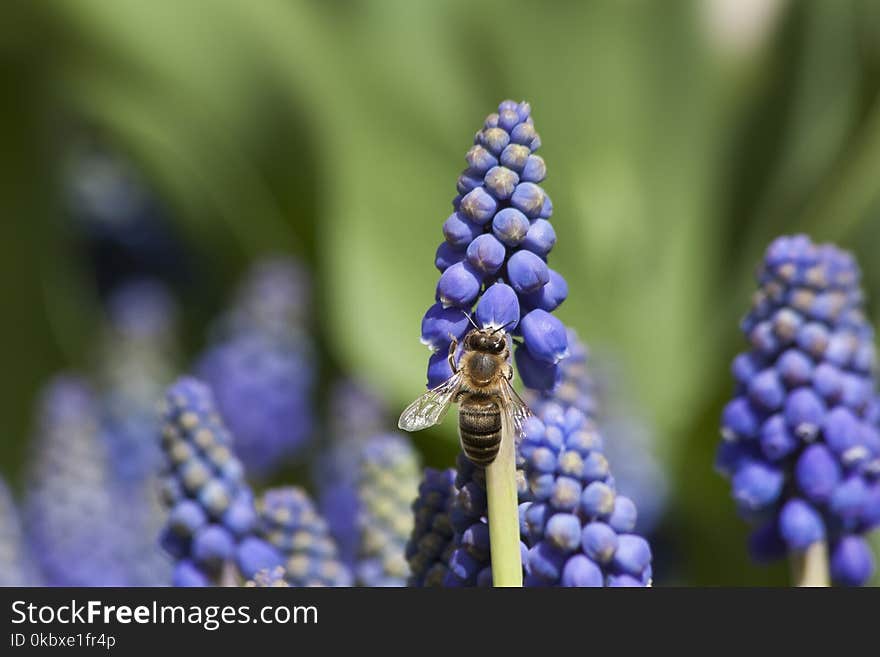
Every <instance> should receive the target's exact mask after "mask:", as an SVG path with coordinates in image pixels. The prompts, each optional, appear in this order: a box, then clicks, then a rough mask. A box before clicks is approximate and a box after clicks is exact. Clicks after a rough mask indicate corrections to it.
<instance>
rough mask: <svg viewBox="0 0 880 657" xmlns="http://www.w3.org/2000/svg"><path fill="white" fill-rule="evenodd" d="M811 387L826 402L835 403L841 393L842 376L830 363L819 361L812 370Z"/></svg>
mask: <svg viewBox="0 0 880 657" xmlns="http://www.w3.org/2000/svg"><path fill="white" fill-rule="evenodd" d="M813 389H814V390H815V391H816V392H818V393H819V394H820V395H822V398H823V399H825V401H827V402H828V403H836V402H837V401H838V400H839V399H840V397H841V395H842V394H843V377H842V376H841V373H840V370H838V369H837V368H836V367H834V365H831V364H830V363H820V364H819V365H817V366H816V368H815V369H814V370H813Z"/></svg>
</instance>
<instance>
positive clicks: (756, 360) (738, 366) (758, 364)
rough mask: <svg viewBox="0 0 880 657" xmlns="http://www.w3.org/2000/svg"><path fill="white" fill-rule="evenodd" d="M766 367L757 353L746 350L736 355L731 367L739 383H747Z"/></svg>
mask: <svg viewBox="0 0 880 657" xmlns="http://www.w3.org/2000/svg"><path fill="white" fill-rule="evenodd" d="M764 367H765V363H764V361H763V359H761V358H760V357H758V356H757V355H756V354H752V353H749V352H744V353H741V354H737V355H736V357H735V358H734V359H733V363H732V365H731V368H730V369H731V373H732V374H733V378H734V379H736V381H737V383H739V384H741V385H746V384H747V383H748V382H749V381H751V380H752V377H754V376H755V375H756V374H757V373H758V372H760V371H761V370H762V369H764Z"/></svg>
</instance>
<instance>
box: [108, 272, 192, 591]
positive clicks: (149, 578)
mask: <svg viewBox="0 0 880 657" xmlns="http://www.w3.org/2000/svg"><path fill="white" fill-rule="evenodd" d="M106 311H107V322H106V327H105V329H104V335H103V338H102V340H101V343H100V362H99V372H98V375H99V383H100V392H101V394H100V399H99V401H100V407H101V434H102V437H103V439H104V442H105V444H106V448H107V450H108V454H109V456H110V465H111V467H112V473H113V479H114V481H115V482H116V486H117V489H118V493H117V494H118V495H119V498H120V503H124V504H125V507H126V509H127V512H126V513H125V514H124V515H123V516H122V517H121V518H120V522H123V523H124V524H125V525H126V527H127V536H128V542H129V543H130V547H129V554H130V555H131V559H130V561H131V566H130V568H129V573H130V577H131V581H132V584H134V585H142V586H161V585H167V584H168V582H170V580H171V569H170V564H169V562H168V559H167V558H166V557H165V555H164V554H163V553H162V550H161V549H160V548H159V546H158V545H157V544H156V541H155V536H156V534H157V533H158V532H159V531H160V529H161V527H162V525H163V523H164V511H163V509H162V507H161V504H160V502H159V499H158V497H157V496H156V493H155V491H156V489H157V487H158V479H157V471H158V467H159V463H160V459H161V451H160V449H159V445H158V442H157V441H156V435H157V434H158V433H159V431H160V426H159V418H158V417H157V416H156V400H157V399H160V398H161V396H162V391H163V390H164V388H165V386H166V385H167V384H168V383H169V382H170V380H171V379H172V378H173V375H172V372H173V362H174V356H175V355H176V341H175V337H176V336H175V330H174V329H175V321H174V320H175V313H176V308H175V304H174V301H173V299H172V298H171V296H170V294H169V292H168V290H167V289H166V287H165V286H164V285H163V284H161V283H159V282H158V281H154V280H137V281H131V282H128V283H124V284H122V285H120V286H118V287H117V288H116V290H115V291H114V292H113V293H111V295H110V297H109V298H108V300H107V303H106Z"/></svg>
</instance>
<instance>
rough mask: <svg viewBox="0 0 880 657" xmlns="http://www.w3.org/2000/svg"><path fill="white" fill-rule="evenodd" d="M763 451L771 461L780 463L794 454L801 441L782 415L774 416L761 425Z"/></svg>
mask: <svg viewBox="0 0 880 657" xmlns="http://www.w3.org/2000/svg"><path fill="white" fill-rule="evenodd" d="M760 440H761V451H762V452H763V454H764V456H766V457H767V459H768V460H770V461H778V460H780V459H783V458H785V457H786V456H788V455H789V454H791V453H792V452H794V451H795V450H796V449H797V447H798V445H799V441H798V438H797V436H795V435H794V434H793V433H792V432H791V431H790V430H789V428H788V425H787V424H786V422H785V418H784V417H783V416H782V415H781V414H776V415H772V416H771V417H769V418H767V420H766V421H765V422H764V424H762V425H761V438H760Z"/></svg>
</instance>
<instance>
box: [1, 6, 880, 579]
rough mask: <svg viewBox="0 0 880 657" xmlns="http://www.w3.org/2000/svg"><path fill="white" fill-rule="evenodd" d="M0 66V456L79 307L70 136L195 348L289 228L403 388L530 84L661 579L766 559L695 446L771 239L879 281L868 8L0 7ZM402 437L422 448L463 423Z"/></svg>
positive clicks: (719, 573) (351, 346)
mask: <svg viewBox="0 0 880 657" xmlns="http://www.w3.org/2000/svg"><path fill="white" fill-rule="evenodd" d="M0 80H2V82H3V102H2V104H0V145H2V146H0V210H2V215H3V219H2V221H0V275H2V278H0V280H2V290H3V298H2V313H3V321H2V322H0V345H3V361H2V366H3V375H2V376H0V435H2V443H0V459H2V461H0V471H2V474H4V475H7V476H10V477H12V478H13V479H14V478H15V476H16V472H17V471H18V470H19V468H20V466H21V463H22V460H23V458H24V453H25V452H24V446H25V444H26V441H27V438H28V435H29V433H30V431H31V413H32V407H33V401H34V396H35V394H36V391H37V390H38V388H39V386H40V384H41V383H42V382H44V381H45V380H46V379H47V378H48V377H49V376H50V375H51V374H52V373H53V372H55V371H57V370H59V369H62V368H71V367H78V366H82V365H83V364H84V361H85V359H86V357H87V353H88V351H89V347H88V345H89V344H90V341H91V340H92V339H93V335H94V334H95V332H96V330H97V324H98V321H99V320H98V312H97V311H96V308H97V293H96V291H95V286H94V283H93V279H92V277H91V275H90V273H89V271H88V265H87V263H85V262H84V260H83V258H82V257H81V253H80V251H79V250H77V248H76V246H75V242H76V240H75V238H74V236H73V235H72V234H71V231H70V227H69V225H68V224H67V223H66V222H65V221H64V212H63V210H62V207H61V205H62V204H61V200H60V198H59V192H60V190H61V189H62V184H61V182H60V179H61V173H62V171H63V166H64V162H65V158H66V157H67V156H68V155H69V151H70V148H71V144H74V143H76V141H77V140H78V139H80V138H81V135H83V134H89V135H91V136H94V135H98V136H99V137H100V139H101V140H102V141H103V142H105V143H108V144H112V146H113V148H114V149H115V150H116V151H117V152H119V153H121V154H123V155H124V156H125V157H126V158H127V159H128V160H129V161H130V162H132V163H134V164H135V165H136V166H137V167H138V168H139V169H140V170H141V172H142V173H143V174H144V175H145V177H146V178H147V179H148V180H149V182H150V184H151V185H152V187H153V189H154V190H156V192H157V193H158V194H159V195H160V196H161V198H162V200H163V202H164V203H165V204H166V205H167V206H168V207H169V208H170V211H171V214H172V216H173V217H174V220H175V222H176V225H175V227H176V229H177V230H178V232H179V234H180V238H181V240H182V242H183V243H185V244H186V246H187V253H188V258H189V262H188V265H189V266H188V269H189V271H190V272H191V276H190V278H191V280H190V281H189V283H188V284H187V285H186V286H185V288H184V289H183V290H182V292H181V294H182V295H183V301H184V320H185V322H186V329H187V335H188V336H189V346H190V348H191V349H195V348H196V347H197V346H198V345H199V344H200V341H201V340H202V339H203V337H204V329H205V325H206V322H207V320H208V318H210V317H212V316H214V315H216V313H217V312H218V310H219V309H220V308H221V306H222V304H223V302H224V300H225V299H226V298H227V297H228V292H229V289H230V285H231V284H232V282H233V281H234V280H235V279H236V278H237V277H238V276H239V274H240V273H241V272H242V271H243V269H244V268H245V267H246V265H247V263H249V262H251V261H252V260H253V259H254V258H255V257H256V256H257V255H259V254H261V253H264V252H274V251H279V250H281V251H287V252H290V253H294V254H296V255H298V256H300V257H301V258H302V259H304V260H305V261H306V262H307V263H309V264H310V265H311V267H312V268H313V271H314V273H315V279H316V285H317V291H316V295H315V296H316V303H315V306H314V312H313V321H314V325H315V327H316V332H317V333H318V336H319V341H320V345H321V347H320V349H321V353H322V356H323V361H324V367H325V369H327V370H329V371H334V370H343V371H347V372H353V373H355V374H357V375H359V376H361V377H363V378H364V379H366V380H368V381H369V382H370V383H371V384H372V385H373V386H374V387H375V389H376V390H377V391H379V392H380V393H381V394H382V395H383V396H384V397H385V398H386V399H387V400H388V401H389V402H390V403H391V405H392V408H398V407H400V406H402V405H403V404H404V403H405V402H407V401H409V400H410V398H412V397H414V396H415V395H416V394H417V393H418V392H419V391H420V390H422V388H423V385H424V369H425V364H426V356H427V352H426V351H425V348H424V347H423V346H422V345H421V344H420V343H419V339H418V336H419V322H420V319H421V315H422V313H423V312H424V310H425V308H426V307H427V306H428V305H430V303H431V302H432V300H433V288H434V285H435V283H436V279H437V272H436V270H435V269H434V268H433V266H432V262H433V255H434V250H435V249H436V247H437V244H438V243H439V241H440V240H441V239H442V237H441V233H440V226H441V224H442V222H443V220H444V219H445V218H446V216H447V215H448V213H449V211H450V201H451V199H452V197H453V196H454V194H455V179H456V176H457V174H458V173H459V171H460V170H461V169H462V168H463V167H464V162H463V156H464V153H465V152H466V150H467V148H468V147H469V145H470V143H471V136H472V135H473V133H474V131H475V130H476V129H477V128H478V127H480V125H481V124H482V120H483V117H484V116H485V115H486V114H487V113H489V112H490V111H493V109H494V108H495V106H497V103H498V102H499V101H500V100H502V99H504V98H507V97H511V98H514V99H517V100H519V99H527V100H529V101H530V102H531V104H532V107H533V112H534V116H535V121H536V127H537V128H538V130H539V132H540V133H541V137H542V141H543V144H544V145H543V148H542V154H543V156H544V158H545V160H546V161H547V164H548V171H549V176H548V180H547V181H546V183H545V188H546V189H547V191H548V192H549V194H550V195H551V196H552V197H553V201H554V207H555V214H554V216H553V222H554V225H555V227H556V231H557V234H558V236H559V242H558V246H557V247H556V249H555V250H554V253H553V254H552V256H551V258H552V261H553V262H552V264H553V267H554V268H555V269H558V270H559V271H560V272H561V273H562V274H563V275H564V276H565V277H566V278H567V280H568V282H569V285H570V289H571V294H570V297H569V299H568V301H567V302H566V303H565V304H564V305H563V306H562V308H561V309H560V312H559V314H560V316H561V317H562V319H563V320H564V321H566V322H567V323H569V324H571V325H572V326H574V327H575V328H576V329H577V330H578V331H579V333H580V334H581V336H582V337H583V338H584V339H585V340H586V341H587V342H588V343H589V344H590V345H591V347H593V348H595V349H597V350H598V349H602V350H607V351H609V352H612V353H614V354H615V356H616V357H617V358H619V360H620V366H621V367H622V368H623V370H624V371H625V372H626V377H625V378H626V380H627V381H628V385H629V388H630V389H629V390H627V391H626V392H627V395H628V396H630V397H631V398H632V399H634V400H636V403H638V404H639V406H640V407H641V408H643V409H644V412H645V413H646V414H647V415H649V416H650V417H651V418H652V419H653V421H654V422H655V423H656V431H657V440H658V445H657V450H658V453H659V455H660V457H661V458H662V460H663V464H664V467H665V468H666V470H667V472H668V473H669V477H670V479H671V483H672V495H673V499H672V502H671V507H670V511H669V513H668V514H667V517H666V520H665V521H664V524H663V526H662V528H661V533H662V535H663V537H664V538H663V541H664V543H663V545H664V548H663V549H665V550H669V551H670V552H671V553H672V554H673V558H672V560H671V561H672V563H674V568H671V569H670V572H669V573H667V574H664V573H659V572H658V573H657V574H656V576H657V582H658V584H664V583H666V584H669V583H691V584H759V583H781V582H784V581H785V578H786V573H785V569H784V567H782V566H780V567H777V568H773V569H767V568H765V567H758V566H755V565H753V564H751V563H749V561H748V558H747V556H746V552H745V537H746V527H745V526H744V525H743V523H742V522H740V521H739V520H738V519H737V518H736V516H735V512H734V510H733V505H732V504H731V503H729V501H728V495H729V489H728V485H727V483H726V482H725V481H724V480H723V479H722V478H721V477H720V476H718V475H717V474H716V473H715V472H714V471H713V467H712V461H713V456H714V450H715V446H716V444H717V440H718V431H717V426H718V416H719V412H720V409H721V407H722V405H723V404H724V402H725V401H726V399H727V398H728V397H729V395H730V393H731V389H732V383H731V380H730V375H729V373H728V364H729V362H730V359H731V358H732V356H733V355H734V354H735V353H736V352H737V351H738V350H739V349H740V348H741V347H742V340H741V338H740V336H739V334H738V330H737V324H738V320H739V318H740V316H741V315H742V314H743V313H744V312H745V310H746V308H747V306H748V304H749V298H750V292H751V289H752V287H753V282H752V277H751V276H752V271H753V268H754V266H755V264H756V262H757V261H758V259H759V258H760V255H761V253H762V250H763V249H764V247H765V246H766V244H767V243H768V242H769V240H770V239H772V238H773V237H774V236H776V235H779V234H782V233H789V232H793V231H806V232H809V233H810V234H811V235H812V236H813V237H814V238H816V239H821V240H835V241H837V242H839V243H841V244H842V245H843V246H845V247H847V248H851V249H853V250H854V251H855V252H856V254H857V255H858V257H859V259H860V262H861V264H862V267H863V269H864V276H865V284H866V287H867V290H868V293H869V298H871V297H875V296H876V295H877V291H878V290H880V265H878V264H877V262H876V261H875V258H874V257H872V256H873V255H874V253H875V250H876V249H877V248H878V247H880V221H878V218H880V184H878V177H877V172H878V171H880V96H878V92H880V2H871V1H868V0H865V1H857V0H852V1H850V0H826V1H819V0H817V1H813V2H807V1H805V2H795V1H793V0H792V1H789V2H786V1H785V0H705V1H699V2H639V1H635V0H627V1H617V2H574V1H572V2H566V1H561V0H559V1H556V2H547V3H536V2H526V1H524V0H523V1H520V0H505V1H503V2H501V1H495V0H487V1H483V2H479V3H475V2H467V1H464V0H444V1H439V0H435V1H433V2H427V1H421V0H417V1H405V0H384V1H378V0H377V1H375V2H357V1H355V0H346V1H340V2H318V1H317V0H316V1H313V2H282V1H280V0H262V1H261V2H241V1H239V0H212V1H210V2H208V1H199V0H191V1H189V2H152V3H148V2H141V1H139V0H104V1H101V0H77V1H70V2H61V1H59V2H54V3H35V2H27V1H22V2H15V1H12V2H5V3H3V7H2V9H0ZM870 310H871V312H872V313H873V314H874V317H875V318H880V317H878V312H880V306H878V305H877V304H872V305H871V306H870ZM438 435H439V436H442V437H445V438H448V439H449V440H448V441H447V442H445V443H444V442H442V441H439V442H440V444H442V445H443V447H442V448H437V447H436V444H437V442H438V441H436V440H435V439H436V438H437V436H438ZM417 444H418V445H419V447H420V448H423V450H424V451H425V453H426V455H427V459H428V462H429V463H432V464H438V463H442V462H444V461H445V460H446V459H448V458H450V455H451V454H452V453H453V450H454V445H455V442H454V435H453V432H452V430H451V428H450V427H445V429H444V430H443V431H441V432H439V433H438V434H434V435H429V436H428V437H419V438H418V439H417Z"/></svg>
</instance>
